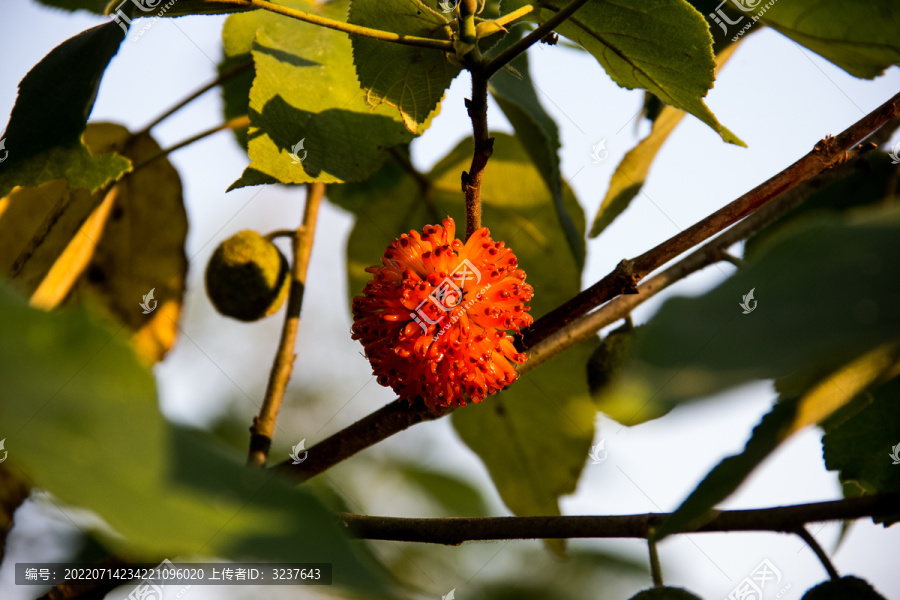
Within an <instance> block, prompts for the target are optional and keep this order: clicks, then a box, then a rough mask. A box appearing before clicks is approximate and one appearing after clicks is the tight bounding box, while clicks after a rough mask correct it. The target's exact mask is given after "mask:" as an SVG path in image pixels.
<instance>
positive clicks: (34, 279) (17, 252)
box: [0, 179, 98, 296]
mask: <svg viewBox="0 0 900 600" xmlns="http://www.w3.org/2000/svg"><path fill="white" fill-rule="evenodd" d="M97 202H98V197H97V196H94V195H91V193H90V192H88V191H87V190H83V189H69V188H68V187H67V184H66V181H65V180H64V179H55V180H52V181H48V182H46V183H42V184H41V185H39V186H37V187H16V188H14V189H13V191H12V192H11V193H10V194H9V196H7V197H6V198H3V199H0V273H2V274H3V275H6V276H8V277H10V278H12V279H13V280H14V281H15V282H16V284H17V286H18V287H19V289H20V290H22V291H23V292H24V293H26V294H28V295H29V296H30V295H31V294H33V293H34V291H35V290H36V289H38V287H39V286H40V285H41V282H42V281H44V279H45V278H46V277H47V276H48V274H49V272H50V270H51V268H52V266H53V264H54V262H56V260H57V258H59V256H60V254H62V252H63V251H64V250H65V249H66V246H67V245H68V244H69V242H70V241H71V240H72V239H73V237H74V236H75V235H76V233H77V232H78V229H79V228H80V227H81V225H82V223H84V221H85V219H86V218H87V217H88V215H90V213H91V211H93V210H94V208H95V207H96V204H97ZM82 268H83V265H82ZM80 272H81V271H80V269H78V270H77V272H76V273H75V275H74V276H75V277H77V276H78V274H80ZM57 276H58V274H57ZM73 282H74V279H73V280H72V281H71V282H70V283H69V285H70V286H71V283H73ZM45 293H46V292H45Z"/></svg>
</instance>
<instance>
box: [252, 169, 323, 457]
mask: <svg viewBox="0 0 900 600" xmlns="http://www.w3.org/2000/svg"><path fill="white" fill-rule="evenodd" d="M324 195H325V184H324V183H312V184H309V185H307V186H306V208H305V209H304V211H303V223H302V225H300V227H299V228H298V229H297V232H296V235H294V239H293V254H294V256H293V269H292V273H291V289H290V293H289V295H288V304H287V310H286V312H285V316H284V325H283V326H282V328H281V340H280V341H279V342H278V351H277V353H276V354H275V360H274V361H273V363H272V371H271V372H270V374H269V383H268V385H267V387H266V395H265V397H264V398H263V404H262V408H261V409H260V411H259V414H258V415H257V416H256V417H254V418H253V425H251V426H250V452H249V455H248V457H247V464H249V465H252V466H256V467H261V466H263V465H265V464H266V460H267V459H268V456H269V448H270V447H271V446H272V437H273V436H274V435H275V420H276V419H277V418H278V411H279V409H280V408H281V402H282V400H283V399H284V391H285V390H286V389H287V384H288V381H290V379H291V372H292V371H293V370H294V360H295V359H296V358H297V355H296V354H295V353H294V346H295V345H296V343H297V328H298V327H299V325H300V309H301V308H303V293H304V291H305V290H306V271H307V269H308V267H309V257H310V254H311V253H312V245H313V239H314V238H315V234H316V222H317V219H318V215H319V205H320V204H321V203H322V197H323V196H324Z"/></svg>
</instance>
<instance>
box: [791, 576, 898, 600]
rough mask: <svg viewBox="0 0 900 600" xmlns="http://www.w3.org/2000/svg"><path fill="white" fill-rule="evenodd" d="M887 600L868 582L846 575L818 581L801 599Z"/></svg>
mask: <svg viewBox="0 0 900 600" xmlns="http://www.w3.org/2000/svg"><path fill="white" fill-rule="evenodd" d="M847 598H853V600H887V599H886V598H885V597H884V596H882V595H881V594H879V593H878V592H876V591H875V588H873V587H872V586H871V585H870V584H869V582H867V581H865V580H864V579H860V578H859V577H853V576H852V575H847V576H846V577H841V578H840V579H837V580H829V581H825V582H823V583H820V584H819V585H817V586H816V587H814V588H812V589H811V590H808V591H807V592H806V593H805V594H803V598H802V599H801V600H846V599H847Z"/></svg>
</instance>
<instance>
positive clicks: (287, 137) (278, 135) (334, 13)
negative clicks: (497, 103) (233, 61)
mask: <svg viewBox="0 0 900 600" xmlns="http://www.w3.org/2000/svg"><path fill="white" fill-rule="evenodd" d="M283 5H284V6H288V7H291V8H298V9H300V10H304V11H307V12H313V13H317V14H321V15H322V16H324V17H328V18H331V19H335V20H343V19H344V17H345V15H346V14H347V2H346V1H338V2H331V3H328V4H324V5H318V4H312V3H308V2H306V1H304V0H290V1H289V2H285V3H283ZM223 37H224V41H225V56H226V58H233V57H236V56H240V55H243V54H246V53H248V52H251V51H252V55H253V60H254V62H255V67H256V78H255V80H254V82H253V88H252V90H251V92H250V103H249V104H250V121H251V124H250V128H249V131H248V139H249V154H250V161H251V162H250V166H249V167H248V168H247V170H246V171H245V172H244V175H243V177H242V178H241V179H239V180H238V181H236V182H235V183H234V184H232V186H231V189H235V188H238V187H243V186H246V185H259V184H261V183H269V182H272V181H278V182H281V183H307V182H312V181H321V182H326V183H336V182H338V183H339V182H344V181H359V180H362V179H365V178H367V177H369V176H370V175H371V174H372V173H374V172H375V171H376V170H377V169H378V168H379V167H380V166H381V163H382V162H383V160H384V157H385V150H386V149H387V148H390V147H391V146H396V145H398V144H403V143H405V142H408V141H409V140H411V139H412V137H413V134H411V133H410V132H409V131H408V130H407V128H406V127H405V125H404V124H403V119H402V117H401V115H400V113H399V112H398V111H397V110H396V109H394V108H392V107H390V106H388V105H386V104H385V105H381V106H378V107H377V108H372V106H370V105H369V104H368V103H367V102H366V100H365V98H364V95H363V93H362V91H361V89H360V87H359V84H358V82H357V80H356V70H355V68H354V66H353V59H352V52H351V43H350V40H349V39H348V36H347V34H345V33H341V32H339V31H334V30H331V29H326V28H324V27H318V26H316V25H311V24H308V23H304V22H301V21H298V20H296V19H289V18H286V17H284V16H281V15H277V14H273V13H270V12H268V11H255V12H251V13H246V14H240V15H232V16H231V17H229V18H228V21H227V22H226V25H225V31H224V33H223ZM301 142H302V146H298V144H300V143H301ZM294 148H296V149H297V151H296V153H295V154H296V156H297V158H298V159H302V162H296V161H295V160H294V159H292V157H291V153H292V152H294Z"/></svg>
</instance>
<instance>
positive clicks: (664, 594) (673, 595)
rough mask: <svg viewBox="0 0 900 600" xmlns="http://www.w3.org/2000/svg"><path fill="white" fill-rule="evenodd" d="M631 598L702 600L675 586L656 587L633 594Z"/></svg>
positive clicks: (636, 599)
mask: <svg viewBox="0 0 900 600" xmlns="http://www.w3.org/2000/svg"><path fill="white" fill-rule="evenodd" d="M631 600H701V599H700V597H699V596H695V595H694V594H692V593H690V592H689V591H687V590H685V589H682V588H675V587H655V588H650V589H649V590H644V591H643V592H638V593H637V595H636V596H632V597H631Z"/></svg>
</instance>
